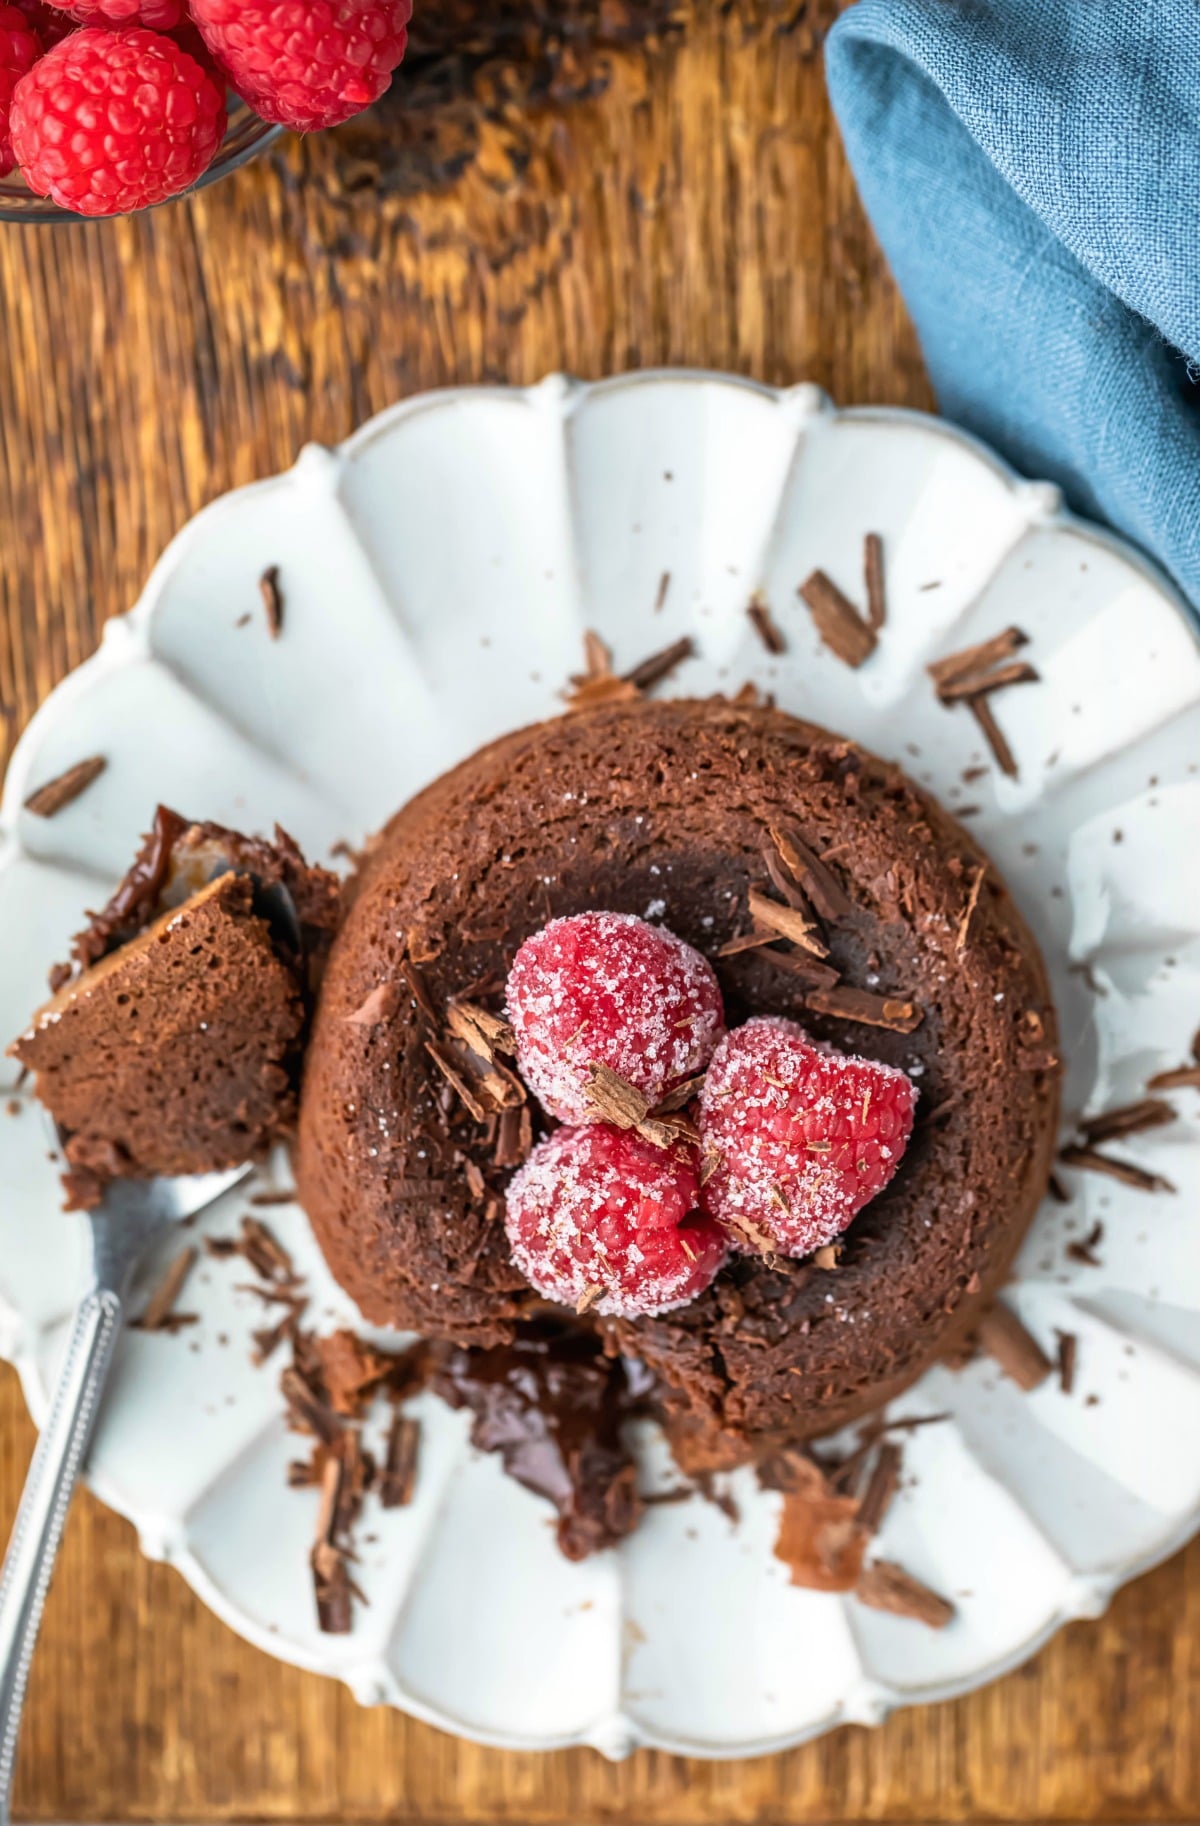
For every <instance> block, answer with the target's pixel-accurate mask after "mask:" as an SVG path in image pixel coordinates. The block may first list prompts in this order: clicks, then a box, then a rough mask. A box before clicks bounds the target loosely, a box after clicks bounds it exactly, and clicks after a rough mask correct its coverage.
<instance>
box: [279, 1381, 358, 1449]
mask: <svg viewBox="0 0 1200 1826" xmlns="http://www.w3.org/2000/svg"><path fill="white" fill-rule="evenodd" d="M279 1386H280V1388H281V1389H282V1391H283V1399H284V1401H285V1402H286V1403H287V1411H288V1420H289V1422H290V1423H291V1425H292V1427H293V1429H294V1431H296V1432H297V1433H310V1434H311V1435H312V1437H313V1438H314V1439H319V1440H320V1442H321V1444H322V1445H323V1446H332V1445H335V1444H336V1443H337V1441H338V1440H339V1439H340V1438H341V1436H342V1430H343V1429H342V1422H341V1420H340V1419H339V1418H338V1416H337V1414H336V1413H335V1412H334V1410H333V1408H332V1407H331V1406H330V1404H329V1402H328V1401H326V1400H325V1399H324V1397H323V1396H321V1395H319V1394H318V1393H317V1391H316V1389H314V1388H313V1386H312V1384H311V1383H310V1382H309V1381H308V1379H307V1378H306V1377H305V1376H303V1375H301V1373H300V1371H299V1370H298V1369H297V1368H296V1366H295V1364H294V1363H293V1364H289V1365H288V1367H287V1369H285V1370H284V1372H283V1374H282V1376H281V1377H280V1378H279Z"/></svg>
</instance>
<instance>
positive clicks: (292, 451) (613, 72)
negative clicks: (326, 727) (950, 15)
mask: <svg viewBox="0 0 1200 1826" xmlns="http://www.w3.org/2000/svg"><path fill="white" fill-rule="evenodd" d="M430 3H431V0H418V8H419V9H420V7H421V5H422V4H425V5H426V6H429V5H430ZM836 10H837V3H836V0H815V3H814V4H811V5H806V4H804V0H787V4H786V5H784V6H773V5H769V4H763V3H761V0H731V3H729V4H724V5H720V6H718V5H714V4H705V0H679V10H678V11H677V10H676V8H675V5H674V4H673V3H672V0H642V4H638V3H637V0H575V3H574V4H572V3H571V0H560V3H559V4H558V5H550V6H544V7H542V8H541V9H539V8H538V6H537V5H536V4H534V0H529V3H528V4H524V5H517V4H516V0H494V3H493V5H492V7H491V8H490V10H489V11H488V12H486V13H485V12H484V11H483V9H482V8H480V7H478V6H477V5H474V6H473V5H471V4H469V3H468V0H442V5H441V7H440V8H439V9H438V15H437V18H436V19H434V20H424V21H421V20H420V19H419V23H418V29H417V32H416V34H415V39H414V48H413V53H412V56H411V59H410V63H409V66H408V69H407V72H406V77H405V79H404V80H402V82H401V83H400V84H399V85H398V89H397V94H396V96H395V99H394V100H392V101H390V102H388V103H387V104H385V105H384V107H383V108H381V109H380V110H379V111H378V112H377V114H376V115H375V116H374V117H372V118H371V119H370V120H369V121H367V122H365V123H361V124H354V125H352V126H350V127H348V128H346V129H344V130H343V131H342V132H340V133H338V134H333V135H327V136H325V137H323V138H320V139H315V140H312V141H308V142H306V143H300V142H298V141H295V140H291V141H284V142H282V143H281V144H280V145H279V146H278V147H276V148H275V149H273V150H272V152H271V153H270V154H269V155H268V156H267V157H265V158H264V159H262V160H260V161H259V162H258V163H257V164H256V165H254V166H253V167H251V168H249V169H247V170H246V171H244V172H242V173H240V174H238V175H237V176H236V177H234V178H232V179H230V180H229V181H227V182H225V183H222V184H220V185H218V186H216V187H214V188H213V189H211V190H209V191H207V192H205V193H204V194H203V195H202V196H200V197H199V198H197V199H196V200H194V201H192V202H190V203H188V204H186V205H182V206H176V207H170V208H167V209H165V210H161V211H159V212H157V213H155V214H153V215H150V216H147V217H144V218H142V219H140V220H135V221H129V222H119V223H114V224H106V225H92V226H82V225H81V226H70V227H65V228H59V229H28V228H17V227H7V228H0V297H2V303H3V329H2V333H0V700H2V701H3V703H4V705H5V707H6V710H7V711H8V713H9V722H10V726H11V729H19V727H20V726H21V725H22V724H23V723H24V722H25V721H26V720H27V718H28V717H29V715H30V713H31V712H32V711H33V709H34V708H35V707H36V705H37V704H38V703H39V701H40V700H41V699H42V698H43V697H44V695H45V694H46V692H47V691H49V690H50V688H51V687H52V686H53V685H54V684H55V682H56V681H57V680H58V679H60V678H61V677H62V676H63V674H64V673H65V672H66V671H67V670H68V669H69V668H70V667H71V666H73V665H74V664H75V663H76V662H77V661H78V660H80V659H82V658H84V656H85V655H86V654H88V653H89V652H90V651H91V650H92V648H93V647H94V645H95V643H96V640H97V637H98V635H99V632H100V628H101V625H102V623H103V621H104V620H105V618H106V617H107V616H109V615H111V614H113V613H116V612H118V611H120V610H122V609H124V608H126V607H128V606H129V604H130V603H131V602H132V601H133V600H134V598H135V597H136V595H137V594H138V591H139V589H140V587H141V584H142V582H143V580H144V578H145V576H146V573H147V571H148V570H149V568H150V566H151V564H152V562H153V560H154V558H155V557H156V555H157V554H158V552H159V551H160V549H161V548H162V546H163V545H164V544H165V542H166V541H167V539H168V538H169V537H170V536H171V534H172V533H173V532H174V531H175V530H176V529H177V528H178V527H179V526H180V524H181V523H182V522H183V521H184V520H186V519H187V518H188V517H189V516H190V515H191V514H193V513H195V511H196V510H197V509H198V508H199V507H201V506H202V505H203V504H204V503H205V502H206V501H209V500H211V499H212V498H213V496H215V495H218V494H221V493H222V492H224V491H225V490H226V489H228V488H230V487H231V486H233V485H234V484H237V483H241V482H247V481H250V480H252V479H254V478H256V477H259V476H264V475H268V474H270V473H271V472H273V471H274V470H277V469H280V468H282V467H284V466H286V465H287V464H289V463H290V462H291V461H292V460H293V458H294V457H295V455H296V452H297V450H298V448H299V446H300V445H301V444H302V443H303V442H304V441H305V440H307V439H319V440H324V441H329V442H331V441H334V440H336V439H339V438H341V437H343V436H344V435H345V434H346V433H348V432H349V431H351V430H352V429H353V428H354V427H355V426H356V425H357V424H358V423H359V422H360V421H361V420H362V419H364V418H365V417H367V416H368V415H369V414H370V413H372V412H375V411H377V410H378V409H379V408H381V407H383V406H387V405H389V404H391V403H392V402H393V401H395V400H397V399H400V398H402V397H404V396H405V395H407V394H410V393H413V392H415V391H417V390H418V389H420V388H425V387H432V386H439V385H442V384H445V383H448V382H470V381H481V380H509V381H515V382H527V381H532V380H535V379H537V378H539V377H540V376H541V375H542V374H544V373H545V372H547V371H548V370H551V369H556V368H566V369H569V370H572V371H574V372H575V373H577V374H580V375H584V376H595V375H602V374H605V373H610V372H614V371H617V370H623V369H628V368H633V367H640V366H649V365H653V364H656V363H693V364H697V365H704V366H712V367H719V368H729V369H734V370H736V371H738V372H739V373H744V374H750V375H754V376H757V377H759V378H761V379H763V380H767V381H773V382H790V381H794V380H798V379H811V380H815V381H818V382H820V383H821V385H823V386H825V387H827V388H828V389H829V390H830V391H831V392H832V393H833V394H834V395H835V396H836V397H837V398H838V399H839V400H841V401H843V402H847V403H851V402H860V401H884V402H893V403H899V404H907V405H916V406H927V405H928V404H929V403H930V401H929V394H928V389H927V385H926V382H925V379H924V377H923V373H922V368H921V362H920V357H919V353H918V350H917V348H916V345H915V342H914V338H913V335H912V331H911V329H910V326H909V325H908V322H907V320H906V318H905V314H904V311H903V308H902V306H901V304H900V302H899V300H898V298H897V296H896V293H895V291H894V289H893V287H892V285H891V284H890V281H889V279H888V277H887V274H886V271H885V269H884V266H883V263H882V261H881V258H880V256H879V253H878V251H877V250H876V248H875V247H874V245H873V242H872V239H871V236H870V233H869V230H868V228H867V226H866V223H865V220H864V218H863V214H862V211H861V209H860V208H859V205H858V203H857V201H856V199H855V194H854V189H853V186H852V183H851V180H850V177H849V175H848V172H847V170H846V166H845V163H844V161H843V158H842V155H841V152H840V148H839V145H838V142H837V137H836V134H835V132H834V130H833V128H832V125H831V121H830V116H829V110H828V106H827V103H826V100H825V95H824V87H823V81H822V76H821V63H820V55H821V40H822V37H823V33H824V31H825V30H826V29H827V27H828V25H829V23H830V21H831V19H832V16H833V14H834V13H835V12H836ZM11 729H10V733H11ZM47 1221H48V1222H50V1221H53V1218H52V1215H51V1214H48V1215H47ZM32 1445H33V1434H32V1430H31V1428H30V1426H29V1424H28V1422H27V1420H26V1417H25V1413H24V1408H23V1406H22V1403H21V1399H20V1394H19V1390H18V1387H17V1383H16V1379H15V1377H14V1376H13V1375H12V1374H11V1373H9V1372H7V1371H0V1535H6V1533H7V1529H8V1526H9V1524H10V1522H11V1519H12V1515H13V1511H14V1508H15V1504H16V1499H17V1492H18V1489H19V1486H20V1480H21V1477H22V1475H23V1472H24V1468H25V1464H26V1461H27V1459H28V1456H29V1453H30V1451H31V1449H32ZM18 1798H19V1807H20V1811H21V1813H22V1815H23V1816H24V1817H29V1818H37V1819H45V1820H50V1819H63V1820H66V1819H90V1820H100V1819H104V1820H107V1819H114V1820H151V1819H167V1820H174V1819H179V1820H204V1819H220V1820H250V1819H270V1820H285V1819H303V1820H321V1819H347V1820H364V1821H376V1820H385V1819H386V1820H401V1821H402V1820H422V1821H424V1820H429V1821H435V1820H436V1821H442V1820H445V1821H508V1822H514V1826H515V1823H517V1822H535V1821H536V1822H561V1823H562V1826H568V1823H570V1822H585V1821H610V1820H619V1821H626V1822H630V1823H634V1822H663V1823H666V1822H713V1823H716V1822H725V1821H728V1822H733V1821H738V1822H741V1821H746V1822H750V1821H754V1822H759V1821H781V1822H782V1821H801V1820H804V1821H824V1820H829V1821H833V1820H837V1821H849V1820H897V1821H920V1820H1085V1819H1086V1820H1147V1821H1148V1820H1154V1821H1159V1820H1172V1821H1177V1820H1183V1819H1186V1818H1189V1817H1195V1816H1196V1815H1197V1814H1200V1547H1193V1548H1192V1549H1191V1550H1189V1552H1187V1553H1185V1554H1183V1555H1181V1556H1180V1557H1179V1558H1177V1559H1176V1560H1175V1561H1174V1562H1172V1563H1171V1564H1170V1565H1168V1566H1165V1567H1163V1568H1160V1569H1159V1570H1158V1571H1157V1572H1155V1573H1153V1574H1151V1575H1150V1576H1148V1577H1147V1578H1145V1579H1143V1580H1141V1581H1139V1582H1138V1583H1137V1584H1136V1585H1134V1586H1133V1587H1132V1588H1130V1589H1129V1590H1128V1591H1126V1592H1125V1593H1124V1594H1123V1595H1122V1596H1121V1597H1120V1598H1119V1599H1118V1600H1117V1602H1116V1604H1115V1605H1114V1606H1113V1609H1112V1611H1111V1613H1110V1615H1109V1616H1108V1617H1107V1618H1106V1619H1105V1620H1104V1621H1102V1622H1100V1623H1098V1624H1088V1625H1080V1626H1077V1627H1074V1628H1072V1629H1069V1630H1068V1631H1066V1632H1065V1634H1064V1635H1062V1636H1061V1637H1060V1638H1059V1639H1058V1640H1057V1641H1056V1642H1055V1643H1054V1644H1053V1645H1052V1646H1051V1647H1050V1648H1049V1649H1047V1650H1046V1651H1045V1653H1043V1654H1042V1655H1041V1656H1040V1657H1039V1658H1038V1659H1037V1660H1036V1661H1035V1662H1034V1663H1033V1664H1032V1665H1031V1666H1029V1667H1027V1668H1026V1669H1024V1670H1022V1671H1021V1672H1019V1673H1017V1674H1014V1675H1012V1676H1011V1677H1010V1678H1009V1679H1007V1680H1004V1681H1002V1682H1000V1683H999V1684H998V1685H996V1686H994V1687H992V1688H991V1689H989V1690H987V1691H985V1692H982V1693H979V1694H977V1695H976V1696H975V1697H973V1698H971V1699H969V1700H966V1701H963V1702H962V1703H959V1704H954V1705H947V1706H942V1707H939V1708H936V1709H929V1710H925V1711H915V1712H910V1713H906V1714H902V1715H900V1716H897V1717H896V1718H894V1719H893V1720H892V1721H891V1722H890V1723H888V1724H887V1725H885V1726H884V1727H883V1728H882V1729H880V1730H878V1731H876V1732H868V1731H864V1730H861V1729H847V1730H843V1731H840V1732H837V1733H836V1734H834V1735H832V1736H830V1737H828V1738H826V1739H824V1740H823V1741H821V1742H819V1743H817V1744H814V1745H811V1746H809V1747H807V1748H805V1749H802V1750H798V1751H795V1752H793V1753H791V1754H788V1755H785V1756H779V1757H774V1758H769V1759H762V1760H759V1761H755V1762H750V1763H744V1764H733V1763H724V1764H721V1763H712V1764H705V1763H698V1762H685V1761H683V1760H681V1759H679V1758H676V1757H672V1756H665V1755H652V1754H648V1753H643V1754H640V1755H638V1756H636V1757H634V1758H633V1759H632V1760H631V1761H630V1762H629V1763H627V1764H625V1765H623V1766H621V1767H618V1768H614V1767H610V1766H608V1765H606V1764H605V1763H603V1762H602V1761H601V1760H600V1759H599V1758H598V1757H596V1756H594V1755H593V1754H592V1753H591V1752H587V1751H581V1752H577V1753H567V1754H560V1755H554V1756H550V1757H544V1758H539V1757H532V1756H524V1755H505V1754H500V1753H493V1752H488V1751H483V1750H479V1749H475V1748H473V1747H471V1746H469V1745H466V1744H463V1743H459V1742H456V1741H455V1740H453V1739H451V1738H448V1737H444V1736H442V1735H440V1734H439V1733H437V1732H435V1731H433V1730H430V1729H428V1728H426V1727H424V1726H421V1725H418V1724H414V1723H411V1722H409V1721H408V1720H406V1719H404V1718H401V1717H399V1716H397V1715H394V1714H389V1713H384V1712H362V1711H359V1710H358V1709H357V1708H356V1707H355V1705H354V1703H353V1701H352V1700H351V1699H350V1697H349V1695H348V1694H347V1693H345V1692H343V1691H341V1690H340V1689H339V1688H338V1687H336V1686H334V1685H333V1684H331V1683H326V1682H322V1681H320V1680H317V1679H314V1678H311V1677H308V1676H306V1675H302V1674H299V1673H296V1672H294V1671H293V1670H291V1669H288V1668H284V1667H281V1666H278V1665H276V1664H274V1663H272V1662H270V1661H268V1660H266V1659H264V1658H263V1657H262V1656H260V1655H258V1654H257V1653H256V1652H255V1651H253V1650H252V1649H250V1648H248V1647H246V1646H245V1645H244V1644H242V1643H241V1642H239V1641H238V1640H237V1639H236V1638H235V1637H234V1636H232V1635H231V1634H229V1632H228V1631H226V1630H225V1629H224V1628H223V1627H222V1625H220V1624H219V1623H218V1622H217V1621H216V1620H215V1619H214V1618H213V1617H212V1616H210V1615H209V1614H208V1613H207V1612H206V1611H204V1610H203V1609H202V1608H201V1606H200V1605H199V1604H198V1603H197V1602H196V1601H195V1599H193V1598H192V1597H191V1596H190V1594H189V1593H188V1592H187V1591H186V1589H185V1588H184V1586H183V1584H182V1582H181V1581H180V1580H179V1579H178V1578H177V1577H176V1576H175V1575H174V1574H173V1573H171V1572H170V1571H168V1570H166V1569H164V1568H161V1567H156V1566H152V1565H149V1564H147V1563H146V1562H144V1561H143V1560H142V1559H141V1558H140V1557H139V1554H138V1552H137V1547H136V1543H135V1540H134V1537H133V1534H132V1531H131V1530H130V1529H129V1528H128V1527H127V1526H126V1525H125V1524H124V1523H123V1522H121V1521H118V1520H117V1519H116V1518H115V1517H113V1516H111V1515H109V1514H107V1513H106V1512H105V1511H103V1510H102V1509H101V1508H100V1507H99V1505H98V1504H96V1503H95V1502H93V1501H92V1500H91V1499H90V1498H87V1497H84V1498H83V1499H82V1500H81V1501H80V1503H79V1506H78V1509H77V1511H76V1513H75V1514H74V1516H73V1517H72V1520H71V1523H70V1527H69V1531H68V1537H67V1543H66V1549H65V1553H64V1557H63V1561H62V1565H61V1569H60V1572H59V1574H58V1578H57V1581H56V1583H55V1586H54V1590H53V1592H52V1595H51V1599H50V1604H49V1608H48V1614H47V1620H46V1628H45V1631H44V1635H43V1640H42V1644H41V1648H40V1652H39V1655H38V1659H37V1663H36V1667H35V1672H34V1678H33V1683H32V1690H31V1695H30V1703H29V1708H28V1713H27V1722H26V1729H25V1736H24V1744H23V1755H22V1761H21V1780H20V1789H19V1797H18Z"/></svg>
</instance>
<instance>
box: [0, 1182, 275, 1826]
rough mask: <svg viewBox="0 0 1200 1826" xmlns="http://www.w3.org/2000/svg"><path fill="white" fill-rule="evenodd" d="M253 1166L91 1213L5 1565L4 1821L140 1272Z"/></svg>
mask: <svg viewBox="0 0 1200 1826" xmlns="http://www.w3.org/2000/svg"><path fill="white" fill-rule="evenodd" d="M249 1171H250V1169H249V1167H236V1168H235V1169H234V1170H233V1171H232V1172H229V1173H205V1174H201V1175H199V1176H197V1177H195V1178H189V1179H149V1180H132V1179H131V1180H122V1181H119V1182H117V1183H116V1184H115V1185H113V1186H111V1187H110V1189H109V1191H108V1193H107V1195H106V1196H105V1198H104V1201H103V1203H102V1204H100V1205H99V1206H98V1207H97V1208H96V1209H95V1210H94V1211H93V1212H91V1213H90V1217H91V1236H92V1285H91V1288H90V1289H89V1291H88V1292H87V1293H86V1294H85V1295H84V1297H83V1299H82V1300H81V1301H80V1303H79V1306H78V1307H77V1308H76V1312H75V1318H74V1322H73V1324H72V1326H71V1336H70V1340H69V1342H68V1344H67V1350H66V1355H65V1357H64V1358H63V1364H62V1368H61V1370H60V1371H59V1376H58V1382H57V1384H56V1386H55V1390H54V1399H53V1401H52V1403H51V1406H50V1416H49V1419H48V1420H47V1422H46V1425H45V1426H44V1428H43V1429H42V1434H41V1438H40V1439H39V1440H38V1443H37V1450H36V1451H35V1453H34V1455H33V1462H32V1464H31V1465H30V1467H29V1475H28V1477H27V1478H26V1480H25V1490H24V1493H23V1495H22V1497H21V1504H20V1507H19V1508H18V1510H17V1520H16V1524H15V1526H14V1528H13V1535H12V1540H11V1541H10V1542H9V1546H8V1553H7V1554H6V1556H5V1560H4V1568H3V1571H2V1572H0V1826H9V1821H10V1819H11V1807H12V1789H13V1777H14V1773H15V1769H16V1756H17V1734H18V1732H19V1730H20V1726H21V1706H22V1702H23V1701H24V1698H25V1685H26V1681H27V1680H28V1677H29V1664H30V1662H31V1661H32V1659H33V1649H34V1643H35V1642H36V1640H37V1633H38V1626H39V1625H40V1623H41V1620H42V1607H43V1605H44V1604H45V1601H46V1592H47V1589H48V1587H49V1584H50V1575H51V1573H52V1572H53V1570H54V1562H55V1560H56V1558H57V1557H58V1548H59V1543H60V1541H61V1540H62V1534H63V1526H64V1524H65V1522H66V1519H67V1509H68V1507H69V1505H70V1501H71V1496H72V1494H73V1492H74V1489H75V1484H76V1480H77V1479H78V1477H79V1472H80V1468H81V1466H82V1464H83V1460H84V1455H85V1453H86V1452H87V1448H88V1441H89V1439H90V1438H91V1434H92V1428H93V1426H94V1424H95V1420H96V1411H97V1408H98V1407H99V1403H100V1397H101V1395H102V1393H103V1391H104V1385H105V1383H106V1382H107V1381H108V1374H109V1371H110V1369H111V1368H112V1363H113V1355H114V1352H115V1349H116V1344H117V1340H118V1338H119V1337H120V1335H121V1331H122V1329H123V1327H124V1324H125V1316H126V1314H125V1308H126V1301H127V1299H128V1294H129V1286H130V1282H131V1280H132V1277H133V1271H134V1269H135V1268H136V1266H137V1264H138V1262H139V1261H140V1259H141V1257H142V1255H143V1254H144V1253H145V1250H146V1248H147V1246H148V1244H149V1243H150V1242H151V1240H152V1239H153V1238H154V1237H155V1236H157V1235H158V1234H159V1233H160V1232H161V1231H162V1230H164V1229H165V1228H166V1226H167V1225H169V1224H172V1223H177V1222H179V1221H180V1220H181V1219H182V1218H185V1217H193V1216H195V1215H196V1213H197V1212H199V1211H202V1210H203V1209H204V1208H205V1206H206V1205H210V1204H211V1203H212V1202H213V1200H214V1199H216V1198H219V1197H220V1196H221V1194H222V1193H223V1192H227V1191H228V1190H229V1188H230V1187H231V1186H234V1185H236V1184H237V1182H238V1181H239V1180H240V1179H244V1178H245V1176H246V1174H247V1173H248V1172H249Z"/></svg>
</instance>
